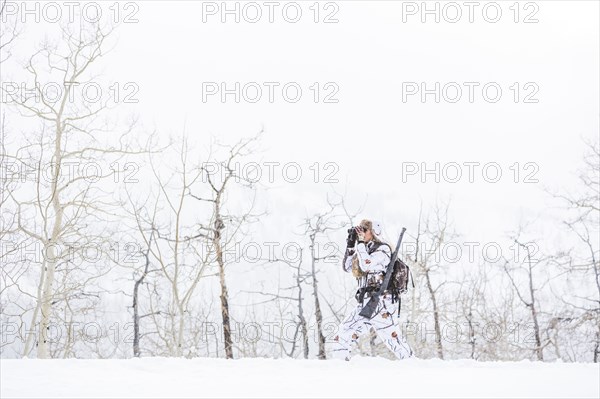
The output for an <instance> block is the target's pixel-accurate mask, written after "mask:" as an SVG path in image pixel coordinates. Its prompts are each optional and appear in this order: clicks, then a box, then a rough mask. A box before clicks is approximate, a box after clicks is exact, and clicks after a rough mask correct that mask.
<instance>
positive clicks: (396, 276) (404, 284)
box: [369, 242, 415, 310]
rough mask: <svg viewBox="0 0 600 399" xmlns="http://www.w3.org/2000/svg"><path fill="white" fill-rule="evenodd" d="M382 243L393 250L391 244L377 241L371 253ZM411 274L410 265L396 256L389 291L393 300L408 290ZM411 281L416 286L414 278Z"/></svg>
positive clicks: (398, 298)
mask: <svg viewBox="0 0 600 399" xmlns="http://www.w3.org/2000/svg"><path fill="white" fill-rule="evenodd" d="M382 245H387V247H388V248H389V249H390V252H392V248H391V247H390V245H389V244H386V243H384V242H375V243H374V244H373V246H372V247H371V249H370V251H369V254H372V253H373V252H375V251H376V250H377V248H379V247H380V246H382ZM410 276H412V273H411V272H410V268H409V267H408V265H407V264H406V263H404V262H403V261H402V260H401V259H400V258H396V263H394V269H393V270H392V278H390V285H389V286H388V291H389V292H391V293H392V301H396V300H400V295H402V294H404V293H406V292H407V291H408V280H409V278H410ZM411 282H412V286H413V288H415V282H414V280H412V281H411ZM398 310H400V309H398Z"/></svg>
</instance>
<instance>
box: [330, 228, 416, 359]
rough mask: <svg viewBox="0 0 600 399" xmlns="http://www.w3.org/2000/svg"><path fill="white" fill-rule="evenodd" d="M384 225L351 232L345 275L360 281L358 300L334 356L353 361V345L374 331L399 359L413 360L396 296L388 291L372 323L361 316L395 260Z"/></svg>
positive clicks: (341, 333) (357, 293)
mask: <svg viewBox="0 0 600 399" xmlns="http://www.w3.org/2000/svg"><path fill="white" fill-rule="evenodd" d="M381 230H382V228H381V224H380V223H379V222H372V221H370V220H366V219H365V220H362V221H361V222H360V225H359V226H357V227H353V228H352V229H350V230H349V234H348V246H347V248H346V254H345V256H344V260H343V262H342V266H343V268H344V271H345V272H348V273H349V272H352V275H353V276H354V277H356V279H357V281H358V290H357V291H356V300H357V301H358V305H357V306H356V308H354V309H352V310H351V311H350V313H349V314H348V315H347V316H346V318H345V319H344V321H343V322H342V323H341V324H340V326H339V328H338V335H337V336H336V337H335V341H336V342H335V344H334V349H333V356H334V357H335V358H337V359H344V360H350V356H351V345H352V344H353V343H355V342H356V341H357V340H358V338H359V337H360V335H361V334H363V333H365V332H368V331H369V330H370V328H374V329H375V332H376V333H377V335H378V336H379V338H380V339H381V340H382V341H383V342H384V343H385V345H386V346H387V347H388V348H389V349H390V350H391V351H392V352H393V353H394V355H395V356H396V357H397V358H398V359H406V358H409V357H412V356H413V352H412V350H411V348H410V346H409V345H408V342H406V339H405V338H404V337H403V336H402V334H401V332H400V328H399V325H398V316H397V310H398V301H396V300H394V298H393V295H392V293H389V292H387V291H385V293H384V295H382V296H381V297H380V299H379V304H378V306H377V310H376V312H375V313H374V314H373V317H372V318H371V319H367V318H365V317H362V316H361V315H360V311H361V310H362V308H363V305H364V304H366V302H368V300H369V298H370V297H371V295H372V294H373V293H375V292H377V291H378V290H379V288H380V286H381V283H382V282H383V278H384V274H385V271H386V268H387V266H388V264H389V263H390V259H391V252H392V251H391V248H390V246H389V245H388V244H385V243H384V242H383V241H382V240H381V238H380V237H381Z"/></svg>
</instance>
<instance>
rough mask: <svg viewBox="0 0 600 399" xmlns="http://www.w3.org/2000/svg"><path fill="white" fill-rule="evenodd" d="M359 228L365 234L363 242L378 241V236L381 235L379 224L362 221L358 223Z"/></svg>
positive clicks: (366, 220)
mask: <svg viewBox="0 0 600 399" xmlns="http://www.w3.org/2000/svg"><path fill="white" fill-rule="evenodd" d="M359 226H360V227H361V228H362V229H363V231H364V232H365V241H367V242H369V241H371V240H375V241H380V239H379V236H380V235H381V223H379V222H375V221H371V220H368V219H363V220H361V221H360V224H359Z"/></svg>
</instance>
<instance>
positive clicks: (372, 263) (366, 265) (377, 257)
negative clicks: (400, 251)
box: [356, 242, 392, 273]
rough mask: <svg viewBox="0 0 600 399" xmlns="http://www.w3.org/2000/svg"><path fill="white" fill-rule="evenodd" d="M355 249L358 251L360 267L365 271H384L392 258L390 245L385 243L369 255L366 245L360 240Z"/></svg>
mask: <svg viewBox="0 0 600 399" xmlns="http://www.w3.org/2000/svg"><path fill="white" fill-rule="evenodd" d="M356 251H357V252H358V260H359V262H360V263H359V266H360V269H361V270H362V271H363V272H367V273H374V272H385V271H386V269H387V267H388V265H389V263H390V259H391V258H392V253H391V250H390V247H388V246H387V245H382V246H380V247H379V248H377V250H376V251H375V252H373V253H372V254H371V255H369V253H368V252H367V247H366V245H365V244H364V243H362V242H361V243H359V244H358V245H357V247H356Z"/></svg>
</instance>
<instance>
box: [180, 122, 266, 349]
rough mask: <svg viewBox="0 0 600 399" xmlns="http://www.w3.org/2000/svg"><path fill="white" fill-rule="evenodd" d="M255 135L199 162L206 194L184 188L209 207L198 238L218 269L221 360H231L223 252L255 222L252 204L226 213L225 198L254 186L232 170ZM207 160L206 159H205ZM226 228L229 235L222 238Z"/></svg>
mask: <svg viewBox="0 0 600 399" xmlns="http://www.w3.org/2000/svg"><path fill="white" fill-rule="evenodd" d="M261 133H262V131H261V132H259V133H258V134H257V135H256V136H254V137H251V138H245V139H241V140H239V141H238V142H237V143H236V144H234V145H231V146H228V145H225V146H224V145H220V144H218V143H217V144H215V145H216V146H217V147H220V148H225V149H226V151H227V155H226V156H225V159H224V160H223V161H220V162H211V163H206V162H205V163H203V164H201V165H200V166H199V168H198V172H199V174H200V175H202V176H203V179H204V181H206V182H207V183H208V189H207V190H206V191H208V192H202V193H197V192H196V194H194V193H193V192H192V191H191V190H189V189H188V192H189V195H190V196H191V197H193V198H195V199H196V200H198V201H200V202H205V203H209V204H210V205H212V217H211V220H210V222H209V223H208V224H206V225H204V224H200V225H199V230H200V233H199V234H198V235H199V236H204V237H205V238H206V239H207V240H208V242H209V243H210V247H211V250H212V251H213V252H214V255H215V261H216V264H217V267H218V275H219V284H220V287H221V295H220V301H221V318H222V322H223V337H224V344H225V357H226V358H227V359H233V339H232V335H231V313H230V306H229V293H228V289H227V280H226V276H225V266H226V261H225V257H224V253H225V252H226V250H227V247H228V245H229V244H230V243H231V242H232V241H231V240H233V237H235V235H236V233H237V232H238V231H239V230H240V229H241V228H243V226H245V225H246V224H247V223H249V222H251V221H253V220H255V218H256V216H257V215H255V214H252V208H253V202H254V201H252V203H251V205H250V207H249V209H248V210H247V211H245V212H244V213H243V214H242V215H241V216H236V215H234V214H230V213H228V212H227V209H226V195H227V193H228V192H229V191H231V190H233V186H234V185H235V184H236V183H238V184H239V185H241V186H243V187H245V188H248V189H251V190H252V189H253V188H254V183H255V182H253V181H252V180H250V179H248V178H247V177H246V176H243V175H241V174H240V173H239V171H238V170H237V169H236V165H235V163H236V162H239V161H240V160H241V159H243V158H244V157H247V156H249V155H250V154H252V153H253V151H255V148H253V145H254V144H255V143H256V142H257V141H258V140H259V138H260V136H261ZM209 159H210V158H209ZM215 165H218V170H217V172H218V173H215V172H216V171H215V170H214V169H213V166H215ZM227 228H228V230H229V231H228V233H229V236H226V235H225V232H226V229H227Z"/></svg>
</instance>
